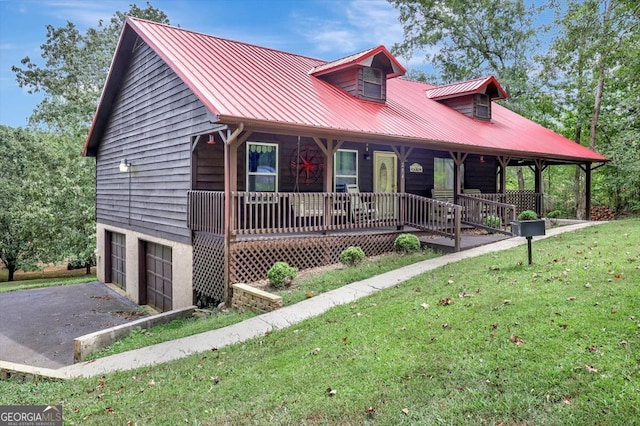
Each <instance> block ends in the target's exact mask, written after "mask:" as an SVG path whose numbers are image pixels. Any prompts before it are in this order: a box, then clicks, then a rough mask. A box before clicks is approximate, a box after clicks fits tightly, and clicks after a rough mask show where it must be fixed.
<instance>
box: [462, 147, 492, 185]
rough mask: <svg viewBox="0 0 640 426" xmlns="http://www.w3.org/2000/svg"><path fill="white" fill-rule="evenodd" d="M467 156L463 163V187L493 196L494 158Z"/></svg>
mask: <svg viewBox="0 0 640 426" xmlns="http://www.w3.org/2000/svg"><path fill="white" fill-rule="evenodd" d="M482 160H483V161H484V162H481V161H480V155H469V156H467V158H466V160H465V162H464V187H465V188H477V189H479V190H480V191H481V192H483V193H489V194H493V193H496V192H498V191H497V183H496V182H497V178H496V172H497V162H496V158H495V157H491V156H488V155H483V156H482Z"/></svg>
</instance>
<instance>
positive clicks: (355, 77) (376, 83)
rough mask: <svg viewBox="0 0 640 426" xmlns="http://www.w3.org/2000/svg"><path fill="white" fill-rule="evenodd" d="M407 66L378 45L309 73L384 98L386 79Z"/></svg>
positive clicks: (371, 98) (379, 99) (368, 97)
mask: <svg viewBox="0 0 640 426" xmlns="http://www.w3.org/2000/svg"><path fill="white" fill-rule="evenodd" d="M405 72H406V70H405V69H404V67H403V66H402V65H400V63H399V62H398V60H397V59H396V58H395V57H394V56H393V55H392V54H391V53H390V52H389V51H388V50H387V49H386V48H385V47H384V46H378V47H375V48H373V49H369V50H365V51H364V52H360V53H355V54H353V55H350V56H347V57H345V58H342V59H338V60H337V61H333V62H327V63H326V64H322V65H319V66H317V67H315V68H313V69H312V70H311V71H310V72H309V74H311V75H313V76H314V77H317V78H320V79H322V80H324V81H326V82H328V83H330V84H333V85H334V86H336V87H339V88H341V89H343V90H345V91H346V92H348V93H350V94H351V95H353V96H355V97H357V98H360V99H365V100H368V101H374V102H383V103H384V102H386V100H387V79H388V78H393V77H398V76H401V75H404V74H405Z"/></svg>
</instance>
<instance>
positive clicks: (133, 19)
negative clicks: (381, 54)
mask: <svg viewBox="0 0 640 426" xmlns="http://www.w3.org/2000/svg"><path fill="white" fill-rule="evenodd" d="M127 20H132V21H138V22H143V23H146V24H155V25H159V26H162V27H166V28H168V29H171V30H178V31H184V32H187V33H191V34H197V35H201V36H203V37H209V38H215V39H217V40H222V41H227V42H230V43H235V44H242V45H245V46H250V47H255V48H257V49H263V50H269V51H272V52H279V53H284V54H286V55H289V56H297V57H299V58H306V59H311V60H314V61H320V62H327V61H325V60H323V59H320V58H314V57H311V56H307V55H300V54H298V53H293V52H287V51H285V50H281V49H274V48H272V47H266V46H260V45H258V44H255V43H249V42H246V41H240V40H232V39H230V38H226V37H220V36H215V35H212V34H207V33H205V32H202V31H196V30H190V29H186V28H182V27H178V26H175V25H171V24H164V23H162V22H156V21H150V20H148V19H142V18H136V17H134V16H127Z"/></svg>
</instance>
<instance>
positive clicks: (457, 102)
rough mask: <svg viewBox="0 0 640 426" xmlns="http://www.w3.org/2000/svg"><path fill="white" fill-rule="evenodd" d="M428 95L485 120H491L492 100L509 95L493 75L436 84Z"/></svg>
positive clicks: (468, 115) (468, 114) (459, 110)
mask: <svg viewBox="0 0 640 426" xmlns="http://www.w3.org/2000/svg"><path fill="white" fill-rule="evenodd" d="M426 95H427V98H429V99H433V100H434V101H437V102H440V103H441V104H444V105H447V106H449V107H451V108H453V109H455V110H456V111H458V112H459V113H460V114H464V115H466V116H467V117H469V118H475V119H478V120H483V121H489V120H491V102H492V101H496V100H499V99H506V98H507V96H509V95H508V94H507V92H505V90H504V89H503V88H502V86H500V83H498V80H496V78H495V77H493V76H489V77H482V78H476V79H474V80H467V81H460V82H458V83H451V84H445V85H442V86H434V87H432V88H431V89H428V90H427V91H426Z"/></svg>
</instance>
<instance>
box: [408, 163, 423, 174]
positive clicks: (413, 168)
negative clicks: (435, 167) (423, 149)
mask: <svg viewBox="0 0 640 426" xmlns="http://www.w3.org/2000/svg"><path fill="white" fill-rule="evenodd" d="M409 172H411V173H422V166H421V165H420V164H418V163H413V164H412V165H410V166H409Z"/></svg>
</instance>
